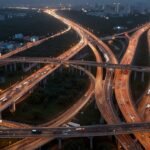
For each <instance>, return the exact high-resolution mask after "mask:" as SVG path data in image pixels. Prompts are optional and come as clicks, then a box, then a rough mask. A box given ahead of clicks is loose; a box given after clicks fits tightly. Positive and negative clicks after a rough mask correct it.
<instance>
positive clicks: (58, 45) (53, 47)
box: [0, 31, 79, 89]
mask: <svg viewBox="0 0 150 150" xmlns="http://www.w3.org/2000/svg"><path fill="white" fill-rule="evenodd" d="M70 37H71V38H70ZM78 40H79V37H78V36H76V33H75V32H74V31H69V32H67V33H66V34H63V35H61V36H59V37H56V38H54V39H50V40H48V41H46V42H44V43H42V44H41V45H39V46H36V47H33V48H30V49H28V50H26V51H24V52H22V53H19V54H16V55H15V56H36V57H38V56H40V57H42V56H43V57H44V56H45V57H48V56H58V55H60V54H62V53H63V52H64V51H65V50H68V49H69V48H70V47H72V46H74V45H75V44H77V42H78ZM72 43H73V44H72ZM41 66H43V65H41ZM36 70H37V67H34V68H32V70H31V71H29V72H27V73H24V72H23V71H22V69H21V64H17V71H15V72H14V71H12V72H10V71H5V69H4V67H0V74H1V75H3V76H5V78H6V82H5V83H3V84H0V88H1V89H6V88H8V87H9V86H10V85H13V84H14V83H16V81H21V80H22V79H24V78H25V77H27V76H29V75H31V74H32V73H33V72H34V71H36Z"/></svg>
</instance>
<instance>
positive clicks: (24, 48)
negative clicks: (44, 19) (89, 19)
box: [0, 26, 71, 59]
mask: <svg viewBox="0 0 150 150" xmlns="http://www.w3.org/2000/svg"><path fill="white" fill-rule="evenodd" d="M70 29H71V27H70V26H68V28H67V29H65V30H64V31H61V32H58V33H56V34H55V35H52V36H50V37H46V38H44V39H41V40H38V41H36V42H28V43H27V44H26V45H24V46H22V47H19V48H17V49H15V50H12V51H11V52H9V53H6V54H3V55H2V56H0V59H3V58H8V57H11V56H13V55H15V54H17V53H20V52H23V51H25V50H27V49H29V48H31V47H34V46H37V45H40V44H42V43H43V42H45V41H47V40H49V39H51V38H55V37H57V36H60V35H62V34H64V33H66V32H68V31H69V30H70Z"/></svg>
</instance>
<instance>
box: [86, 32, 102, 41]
mask: <svg viewBox="0 0 150 150" xmlns="http://www.w3.org/2000/svg"><path fill="white" fill-rule="evenodd" d="M86 32H87V34H89V32H88V31H86ZM92 36H93V35H92ZM94 38H95V37H94ZM98 44H102V42H99V41H98Z"/></svg>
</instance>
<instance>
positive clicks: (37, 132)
mask: <svg viewBox="0 0 150 150" xmlns="http://www.w3.org/2000/svg"><path fill="white" fill-rule="evenodd" d="M41 133H42V131H41V130H36V129H33V130H32V134H41Z"/></svg>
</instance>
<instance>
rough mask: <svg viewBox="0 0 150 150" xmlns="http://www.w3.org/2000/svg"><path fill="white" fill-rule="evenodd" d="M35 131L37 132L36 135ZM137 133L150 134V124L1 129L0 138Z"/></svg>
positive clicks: (69, 136)
mask: <svg viewBox="0 0 150 150" xmlns="http://www.w3.org/2000/svg"><path fill="white" fill-rule="evenodd" d="M33 131H36V132H35V133H34V132H33ZM137 132H150V123H134V124H126V123H124V124H109V125H94V126H81V127H73V128H62V127H58V128H44V127H32V128H13V129H0V138H26V137H32V138H37V137H49V136H53V137H55V138H72V137H94V136H108V135H120V134H131V133H137Z"/></svg>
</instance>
